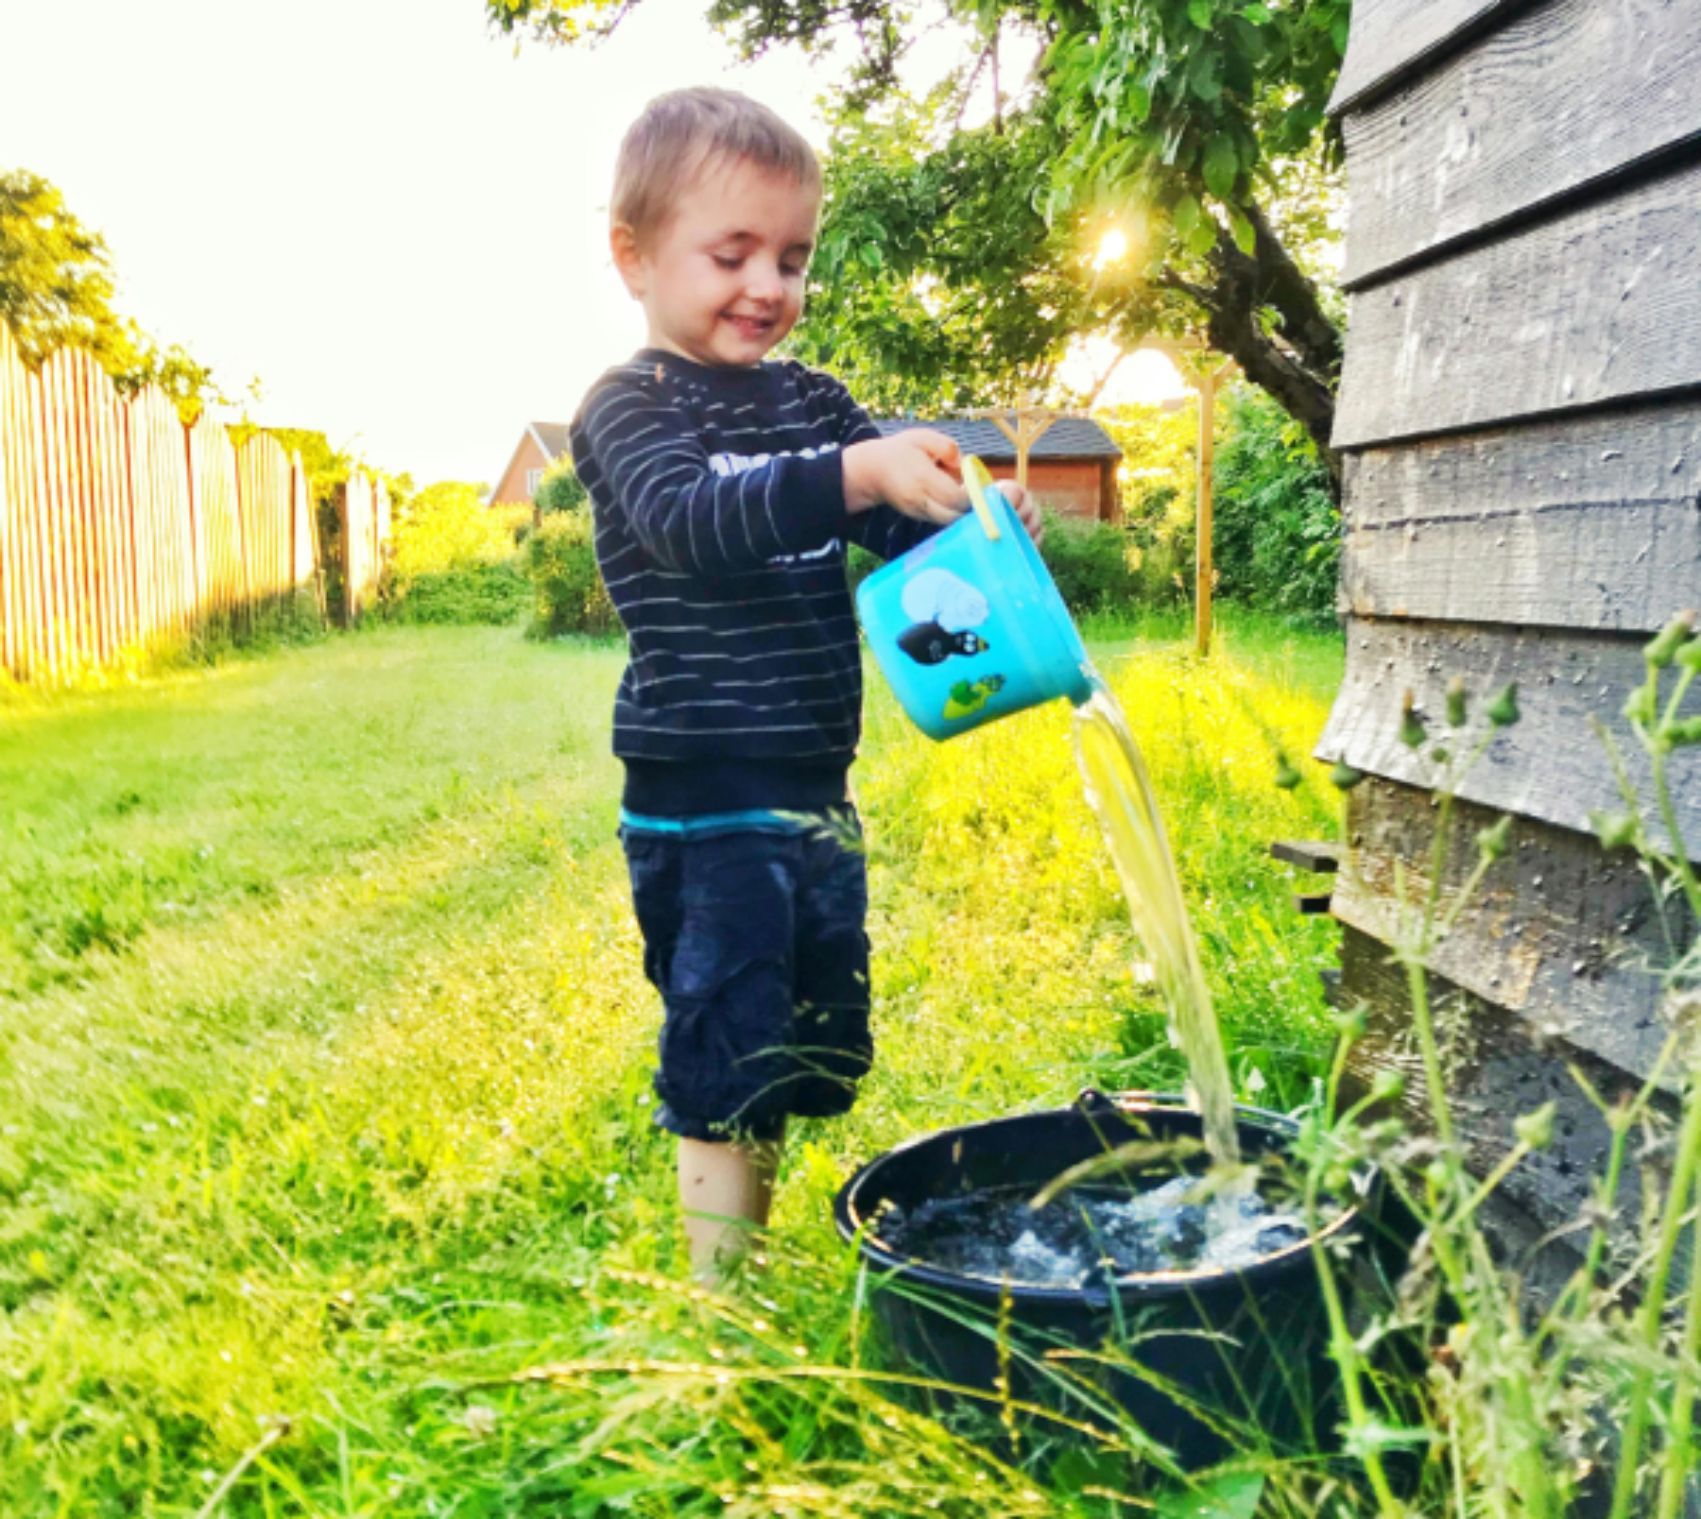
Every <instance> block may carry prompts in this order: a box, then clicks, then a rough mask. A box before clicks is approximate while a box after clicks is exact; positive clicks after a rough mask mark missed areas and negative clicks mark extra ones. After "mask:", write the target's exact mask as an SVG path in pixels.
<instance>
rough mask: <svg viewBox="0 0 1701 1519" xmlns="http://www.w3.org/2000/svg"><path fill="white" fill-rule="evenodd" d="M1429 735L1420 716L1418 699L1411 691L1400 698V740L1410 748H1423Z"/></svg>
mask: <svg viewBox="0 0 1701 1519" xmlns="http://www.w3.org/2000/svg"><path fill="white" fill-rule="evenodd" d="M1427 736H1428V735H1427V734H1426V733H1425V732H1424V727H1423V719H1422V718H1421V717H1419V716H1418V712H1417V701H1416V699H1415V698H1414V697H1413V696H1412V693H1411V692H1410V691H1408V692H1406V694H1405V695H1404V696H1402V697H1401V698H1400V742H1401V743H1402V744H1404V745H1405V746H1406V747H1407V748H1408V749H1421V748H1422V747H1423V741H1424V739H1425V738H1426V737H1427Z"/></svg>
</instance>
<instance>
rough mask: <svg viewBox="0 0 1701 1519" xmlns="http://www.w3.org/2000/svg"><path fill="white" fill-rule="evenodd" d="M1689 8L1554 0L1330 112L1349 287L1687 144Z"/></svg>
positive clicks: (1699, 52)
mask: <svg viewBox="0 0 1701 1519" xmlns="http://www.w3.org/2000/svg"><path fill="white" fill-rule="evenodd" d="M1698 67H1701V7H1698V6H1696V5H1695V4H1694V3H1693V0H1615V3H1614V4H1612V5H1602V4H1600V3H1599V0H1553V3H1551V4H1547V5H1542V6H1539V7H1537V8H1536V9H1534V10H1530V11H1525V12H1523V13H1521V14H1520V15H1518V16H1516V17H1514V18H1512V19H1510V20H1509V21H1508V22H1507V24H1506V25H1505V26H1503V27H1501V28H1499V29H1498V30H1496V31H1493V32H1491V33H1489V34H1488V35H1487V36H1486V37H1483V38H1481V39H1480V40H1479V41H1478V42H1477V43H1476V44H1475V45H1474V46H1473V47H1471V48H1469V49H1468V50H1466V51H1464V52H1461V53H1459V54H1457V55H1455V56H1454V57H1452V58H1450V59H1449V60H1448V61H1447V63H1446V64H1445V65H1443V66H1442V67H1440V68H1438V69H1436V70H1434V71H1432V72H1430V73H1427V74H1425V75H1423V76H1422V77H1421V78H1419V79H1416V80H1414V81H1413V82H1412V83H1411V84H1410V85H1409V86H1408V87H1407V88H1405V89H1403V90H1401V91H1400V92H1399V93H1397V94H1395V95H1391V96H1389V97H1387V98H1385V99H1383V100H1381V101H1379V102H1378V103H1377V104H1376V105H1375V106H1374V107H1373V108H1370V109H1367V110H1364V111H1359V112H1355V113H1353V114H1352V115H1350V116H1348V117H1347V119H1346V121H1345V122H1344V123H1343V129H1344V132H1345V136H1346V144H1347V172H1348V183H1349V185H1350V187H1351V195H1350V197H1349V200H1348V204H1347V238H1346V272H1345V276H1344V283H1345V284H1346V286H1347V287H1348V288H1349V289H1351V288H1353V287H1355V286H1358V285H1362V284H1364V283H1366V282H1367V281H1369V280H1371V279H1373V278H1375V277H1377V276H1378V275H1381V274H1383V273H1385V272H1386V271H1387V270H1388V269H1390V268H1391V267H1393V266H1395V265H1398V264H1401V263H1403V262H1405V261H1406V260H1409V259H1411V258H1413V257H1415V256H1417V255H1420V254H1434V253H1435V252H1436V251H1437V250H1439V249H1441V248H1444V247H1445V246H1447V245H1448V244H1450V243H1454V242H1456V241H1458V240H1459V239H1460V238H1462V237H1467V236H1472V235H1474V234H1479V233H1481V232H1483V231H1484V230H1485V229H1488V228H1492V227H1495V226H1498V225H1501V224H1503V223H1505V222H1508V221H1510V220H1512V219H1514V218H1522V217H1527V216H1529V215H1530V214H1531V213H1532V212H1533V211H1535V210H1536V208H1538V207H1541V206H1543V205H1547V204H1549V203H1552V202H1554V201H1558V200H1560V199H1562V198H1564V197H1566V196H1569V195H1575V194H1577V193H1578V192H1580V191H1582V190H1584V189H1585V188H1586V187H1589V186H1591V185H1596V184H1598V183H1599V182H1600V181H1602V180H1605V179H1607V178H1609V177H1611V176H1613V175H1614V174H1617V173H1619V172H1621V171H1623V170H1625V169H1627V168H1629V167H1631V166H1634V165H1639V164H1645V163H1647V162H1648V161H1649V160H1651V159H1654V158H1657V157H1659V156H1660V155H1662V154H1666V153H1669V152H1671V151H1673V150H1674V149H1675V148H1677V147H1678V146H1680V145H1682V144H1685V143H1693V142H1697V141H1701V90H1697V89H1696V88H1695V87H1694V81H1695V75H1696V71H1697V68H1698Z"/></svg>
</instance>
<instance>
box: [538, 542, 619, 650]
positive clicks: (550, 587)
mask: <svg viewBox="0 0 1701 1519" xmlns="http://www.w3.org/2000/svg"><path fill="white" fill-rule="evenodd" d="M593 537H594V535H593V531H592V526H591V519H590V516H589V515H588V514H587V513H585V512H556V513H554V514H553V515H551V516H548V517H546V518H545V519H544V522H543V526H542V527H540V528H539V529H538V530H537V531H536V532H534V533H533V534H532V535H531V537H530V538H528V539H527V540H526V561H527V565H528V568H529V569H530V571H531V578H532V588H533V592H534V612H533V617H532V624H531V627H530V629H529V630H528V631H529V632H530V633H531V635H532V636H533V637H537V638H558V637H560V636H561V635H562V634H563V633H593V634H602V635H606V634H611V633H618V632H619V631H620V619H619V618H618V617H616V616H615V612H614V603H613V602H611V601H610V600H609V599H608V592H607V591H605V590H604V589H603V584H602V576H601V575H600V574H599V573H598V572H597V560H596V551H595V548H594V544H593Z"/></svg>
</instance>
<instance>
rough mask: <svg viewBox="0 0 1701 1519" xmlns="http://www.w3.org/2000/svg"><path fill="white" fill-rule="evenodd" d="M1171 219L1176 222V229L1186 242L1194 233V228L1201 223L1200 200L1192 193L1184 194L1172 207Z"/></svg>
mask: <svg viewBox="0 0 1701 1519" xmlns="http://www.w3.org/2000/svg"><path fill="white" fill-rule="evenodd" d="M1169 219H1170V220H1171V221H1172V222H1174V223H1175V230H1176V232H1177V233H1178V234H1179V235H1180V237H1181V240H1182V241H1183V242H1186V241H1187V240H1188V238H1190V237H1191V236H1192V235H1193V229H1194V228H1195V227H1197V226H1198V225H1199V202H1198V201H1196V200H1195V199H1194V198H1193V197H1192V196H1191V195H1183V196H1182V197H1181V199H1180V200H1178V201H1177V202H1176V203H1175V205H1174V206H1173V207H1172V208H1171V209H1170V213H1169Z"/></svg>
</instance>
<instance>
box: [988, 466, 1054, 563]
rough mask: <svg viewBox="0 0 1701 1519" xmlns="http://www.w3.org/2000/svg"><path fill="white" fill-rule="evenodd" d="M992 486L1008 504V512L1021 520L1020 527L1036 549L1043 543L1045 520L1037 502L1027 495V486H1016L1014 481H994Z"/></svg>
mask: <svg viewBox="0 0 1701 1519" xmlns="http://www.w3.org/2000/svg"><path fill="white" fill-rule="evenodd" d="M993 484H994V485H996V486H997V487H998V490H999V493H1000V494H1001V495H1002V496H1003V497H1004V499H1005V500H1006V501H1008V502H1009V503H1010V510H1011V511H1013V512H1015V514H1016V515H1017V516H1018V517H1020V518H1021V519H1022V526H1023V527H1025V528H1026V529H1027V530H1028V536H1029V537H1030V538H1032V539H1033V540H1034V547H1035V548H1038V547H1039V546H1040V545H1041V544H1042V543H1044V542H1045V518H1044V517H1043V516H1042V515H1041V514H1040V505H1039V502H1037V501H1036V500H1034V498H1033V497H1032V496H1030V495H1029V494H1028V488H1027V486H1025V485H1018V484H1016V482H1015V481H1014V480H995V481H993Z"/></svg>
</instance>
